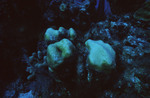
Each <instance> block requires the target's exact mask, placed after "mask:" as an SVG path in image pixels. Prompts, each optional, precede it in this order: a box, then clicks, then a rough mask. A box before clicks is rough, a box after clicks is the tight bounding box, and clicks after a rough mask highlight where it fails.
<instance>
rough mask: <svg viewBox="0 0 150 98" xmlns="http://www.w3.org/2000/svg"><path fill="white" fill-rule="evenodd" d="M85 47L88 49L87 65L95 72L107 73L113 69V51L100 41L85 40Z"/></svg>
mask: <svg viewBox="0 0 150 98" xmlns="http://www.w3.org/2000/svg"><path fill="white" fill-rule="evenodd" d="M85 45H86V47H87V48H88V49H89V55H88V64H89V67H91V68H93V69H95V70H96V71H104V72H108V71H109V69H112V68H114V67H115V51H114V50H113V48H112V47H111V46H110V45H109V44H107V43H104V42H103V41H102V40H98V41H94V40H91V39H89V40H87V41H86V42H85Z"/></svg>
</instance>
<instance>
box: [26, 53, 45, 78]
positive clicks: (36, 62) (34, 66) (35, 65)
mask: <svg viewBox="0 0 150 98" xmlns="http://www.w3.org/2000/svg"><path fill="white" fill-rule="evenodd" d="M43 55H45V53H42V52H41V51H38V52H37V53H32V56H30V57H29V58H27V57H26V59H25V60H26V63H27V64H28V67H27V69H26V71H27V72H29V73H30V75H29V76H28V77H27V79H28V80H31V79H32V78H33V77H34V76H35V74H36V73H37V72H38V69H40V68H41V67H45V66H47V62H46V58H47V57H46V56H43Z"/></svg>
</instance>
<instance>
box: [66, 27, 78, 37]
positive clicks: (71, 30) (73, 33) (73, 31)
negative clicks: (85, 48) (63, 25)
mask: <svg viewBox="0 0 150 98" xmlns="http://www.w3.org/2000/svg"><path fill="white" fill-rule="evenodd" d="M68 32H69V37H70V40H74V39H75V38H76V37H77V35H76V31H75V30H74V29H73V28H70V29H69V30H68Z"/></svg>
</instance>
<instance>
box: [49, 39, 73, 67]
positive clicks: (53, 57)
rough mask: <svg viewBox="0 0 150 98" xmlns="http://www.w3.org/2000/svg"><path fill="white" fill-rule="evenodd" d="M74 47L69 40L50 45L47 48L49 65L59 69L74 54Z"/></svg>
mask: <svg viewBox="0 0 150 98" xmlns="http://www.w3.org/2000/svg"><path fill="white" fill-rule="evenodd" d="M74 49H75V47H74V45H73V44H72V42H71V41H69V40H68V39H62V40H61V41H59V42H56V43H54V44H50V45H49V46H48V48H47V63H48V65H49V67H50V68H53V69H55V68H57V67H58V66H59V65H60V64H62V63H63V62H64V60H65V59H67V58H69V57H71V56H72V55H73V52H74Z"/></svg>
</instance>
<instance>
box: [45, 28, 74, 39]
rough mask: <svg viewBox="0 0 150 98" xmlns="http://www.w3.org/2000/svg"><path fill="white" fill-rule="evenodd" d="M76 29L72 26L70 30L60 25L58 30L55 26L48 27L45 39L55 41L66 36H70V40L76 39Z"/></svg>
mask: <svg viewBox="0 0 150 98" xmlns="http://www.w3.org/2000/svg"><path fill="white" fill-rule="evenodd" d="M76 36H77V35H76V31H75V30H74V29H73V28H70V29H69V30H66V29H65V28H63V27H59V29H58V30H55V29H53V28H48V29H47V30H46V32H45V40H47V41H53V40H55V41H56V40H58V39H61V38H62V37H63V38H64V37H65V38H69V39H70V40H74V39H75V38H76Z"/></svg>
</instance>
